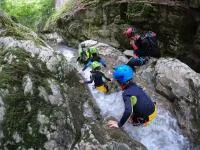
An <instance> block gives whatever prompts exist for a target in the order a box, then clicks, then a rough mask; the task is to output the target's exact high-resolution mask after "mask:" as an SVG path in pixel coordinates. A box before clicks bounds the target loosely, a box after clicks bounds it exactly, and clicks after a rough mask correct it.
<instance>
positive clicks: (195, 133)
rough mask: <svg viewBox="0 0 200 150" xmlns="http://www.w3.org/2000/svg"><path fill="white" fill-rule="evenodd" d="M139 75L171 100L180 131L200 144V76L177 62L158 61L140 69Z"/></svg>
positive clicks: (174, 60) (163, 59)
mask: <svg viewBox="0 0 200 150" xmlns="http://www.w3.org/2000/svg"><path fill="white" fill-rule="evenodd" d="M141 76H142V77H143V79H145V80H146V81H147V82H148V83H150V84H154V88H155V90H156V91H157V92H158V93H160V94H161V95H164V96H165V97H167V98H168V99H169V100H171V102H172V103H173V104H174V107H175V113H176V116H177V118H178V122H179V124H180V126H181V128H182V129H183V131H184V132H185V133H186V134H187V135H188V136H189V137H190V139H192V140H193V141H195V142H196V143H198V144H199V142H200V141H199V135H200V134H199V133H200V128H199V125H200V124H199V119H200V115H199V111H200V74H198V73H196V72H195V71H193V70H192V69H191V68H190V67H188V66H187V65H186V64H184V63H182V62H180V61H179V60H177V59H173V58H160V59H158V60H157V61H156V60H154V61H153V63H152V65H150V66H149V67H148V68H147V69H145V70H142V71H141ZM152 81H153V82H152Z"/></svg>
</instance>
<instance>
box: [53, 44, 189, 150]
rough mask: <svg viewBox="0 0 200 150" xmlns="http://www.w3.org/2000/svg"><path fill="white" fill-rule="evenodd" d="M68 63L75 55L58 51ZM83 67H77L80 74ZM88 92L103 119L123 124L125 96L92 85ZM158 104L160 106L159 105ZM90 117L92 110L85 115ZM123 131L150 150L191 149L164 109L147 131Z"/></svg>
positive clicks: (85, 75) (130, 128) (64, 49)
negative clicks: (106, 91) (107, 92)
mask: <svg viewBox="0 0 200 150" xmlns="http://www.w3.org/2000/svg"><path fill="white" fill-rule="evenodd" d="M56 49H57V50H59V51H60V52H61V53H62V54H63V55H64V56H65V57H66V58H67V60H68V61H69V62H74V64H76V62H75V61H76V54H75V51H73V50H72V49H71V48H68V47H66V46H64V45H60V46H57V47H56ZM80 69H81V67H80V66H79V65H77V70H80ZM82 76H83V78H85V79H89V77H90V68H87V69H86V70H85V71H84V72H83V73H82ZM88 87H89V90H90V92H91V94H92V96H93V98H94V100H95V103H96V104H97V105H98V107H99V108H100V110H101V115H102V116H103V117H104V118H106V117H110V116H112V117H115V118H116V119H117V120H120V118H121V116H122V114H123V111H124V103H123V100H122V96H121V94H122V92H121V91H120V92H115V93H111V94H109V95H105V94H103V93H100V92H98V91H97V90H95V89H94V87H93V84H89V85H88ZM158 103H161V102H160V101H159V102H158ZM85 113H86V114H87V113H88V114H89V110H88V112H87V110H86V112H85ZM123 130H125V131H126V132H127V134H129V136H130V137H132V138H133V139H135V140H137V141H139V142H141V143H142V144H144V145H145V146H146V147H147V149H148V150H160V149H162V150H186V149H190V142H189V141H188V139H187V138H186V137H184V136H183V134H182V133H181V130H180V128H179V127H178V124H177V121H176V119H175V117H173V115H172V114H171V113H170V112H169V111H168V110H167V109H165V108H164V107H159V108H158V116H157V118H156V119H155V120H154V121H153V122H152V123H151V124H150V125H148V126H147V127H133V126H132V125H131V124H129V123H126V124H125V125H124V127H123Z"/></svg>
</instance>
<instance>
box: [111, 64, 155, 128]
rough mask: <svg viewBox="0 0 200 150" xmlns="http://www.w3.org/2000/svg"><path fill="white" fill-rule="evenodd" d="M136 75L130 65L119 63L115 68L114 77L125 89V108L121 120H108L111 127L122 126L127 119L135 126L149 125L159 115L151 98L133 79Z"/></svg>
mask: <svg viewBox="0 0 200 150" xmlns="http://www.w3.org/2000/svg"><path fill="white" fill-rule="evenodd" d="M134 76H135V73H134V72H133V70H132V68H131V67H129V66H128V65H118V66H116V67H115V68H114V71H113V78H114V79H115V80H116V81H117V82H118V84H119V85H120V87H121V89H122V90H123V93H122V97H123V101H124V106H125V110H124V113H123V116H122V118H121V119H120V121H119V122H117V121H114V120H109V121H108V126H109V127H115V128H120V127H122V126H123V125H124V124H125V123H126V122H127V121H129V122H130V123H132V125H133V126H138V125H144V126H146V125H148V124H149V123H150V122H151V121H152V120H153V119H154V118H155V117H156V115H157V111H156V107H155V105H154V103H153V102H152V100H151V98H150V97H149V96H148V95H147V94H146V93H145V92H144V91H143V89H142V88H141V87H139V86H138V85H136V84H135V83H134V82H133V81H132V80H133V78H134Z"/></svg>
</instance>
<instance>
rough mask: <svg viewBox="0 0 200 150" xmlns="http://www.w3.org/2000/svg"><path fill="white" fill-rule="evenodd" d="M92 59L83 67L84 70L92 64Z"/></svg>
mask: <svg viewBox="0 0 200 150" xmlns="http://www.w3.org/2000/svg"><path fill="white" fill-rule="evenodd" d="M91 63H92V61H91V60H89V61H88V63H87V64H86V65H85V66H84V67H83V69H82V71H84V70H85V69H87V67H89V66H90V65H91Z"/></svg>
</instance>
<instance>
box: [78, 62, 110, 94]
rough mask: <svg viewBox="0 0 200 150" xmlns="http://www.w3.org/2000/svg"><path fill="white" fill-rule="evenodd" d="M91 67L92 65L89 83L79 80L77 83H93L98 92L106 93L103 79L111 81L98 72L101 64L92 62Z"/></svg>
mask: <svg viewBox="0 0 200 150" xmlns="http://www.w3.org/2000/svg"><path fill="white" fill-rule="evenodd" d="M91 65H92V71H90V72H91V76H90V80H89V81H84V80H80V81H79V82H80V83H82V84H89V83H92V82H93V81H94V86H95V88H96V89H97V90H98V91H100V92H105V93H107V92H108V91H109V89H108V86H107V85H106V83H105V82H104V80H103V79H105V80H107V81H111V79H109V78H107V77H106V76H105V74H104V73H102V72H101V71H100V69H101V64H100V63H99V62H97V61H94V62H92V64H91Z"/></svg>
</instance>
